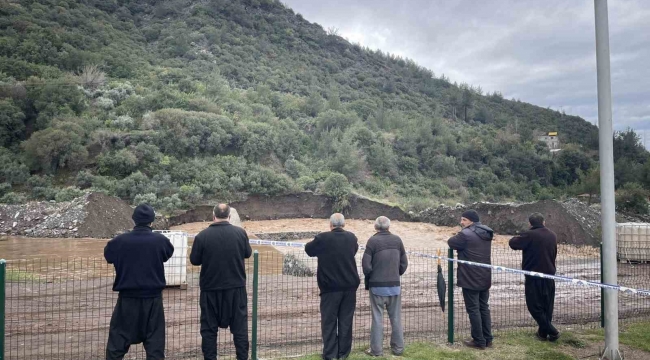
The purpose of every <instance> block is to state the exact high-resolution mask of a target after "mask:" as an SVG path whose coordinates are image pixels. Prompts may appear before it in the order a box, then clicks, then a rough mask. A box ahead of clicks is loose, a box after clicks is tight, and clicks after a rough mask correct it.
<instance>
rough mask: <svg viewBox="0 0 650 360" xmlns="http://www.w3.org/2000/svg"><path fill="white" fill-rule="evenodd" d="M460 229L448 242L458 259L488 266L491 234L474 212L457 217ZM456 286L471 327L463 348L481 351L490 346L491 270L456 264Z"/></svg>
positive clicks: (466, 212)
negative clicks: (456, 253)
mask: <svg viewBox="0 0 650 360" xmlns="http://www.w3.org/2000/svg"><path fill="white" fill-rule="evenodd" d="M460 225H461V226H462V227H463V230H461V232H459V233H458V234H456V235H455V236H453V237H452V238H450V239H449V241H448V242H447V243H448V244H449V247H450V248H452V249H454V250H457V251H458V259H460V260H466V261H472V262H477V263H482V264H490V263H491V261H490V258H491V253H492V238H493V236H494V232H493V231H492V229H490V228H489V227H487V226H485V225H483V224H481V222H480V218H479V216H478V213H477V212H476V211H474V210H467V211H465V212H464V213H463V214H462V216H461V218H460ZM457 284H458V286H459V287H461V288H462V289H463V299H464V300H465V309H466V310H467V314H468V315H469V322H470V325H471V327H472V340H470V341H464V342H463V343H464V344H465V345H466V346H469V347H472V348H476V349H481V350H485V348H486V347H492V339H493V338H492V324H491V322H492V321H491V319H490V306H489V305H488V300H489V299H490V287H491V286H492V269H490V268H484V267H480V266H476V265H466V264H458V282H457Z"/></svg>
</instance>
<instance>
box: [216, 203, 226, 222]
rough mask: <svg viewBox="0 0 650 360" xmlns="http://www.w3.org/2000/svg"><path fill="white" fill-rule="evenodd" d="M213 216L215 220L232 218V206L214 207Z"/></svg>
mask: <svg viewBox="0 0 650 360" xmlns="http://www.w3.org/2000/svg"><path fill="white" fill-rule="evenodd" d="M212 214H213V215H214V218H215V219H220V220H225V219H228V217H229V216H230V206H228V204H219V205H217V206H215V207H214V210H212Z"/></svg>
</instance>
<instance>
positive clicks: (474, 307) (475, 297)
mask: <svg viewBox="0 0 650 360" xmlns="http://www.w3.org/2000/svg"><path fill="white" fill-rule="evenodd" d="M463 299H465V309H466V310H467V314H468V315H469V323H470V325H471V326H472V339H474V341H475V342H476V343H477V344H478V345H481V346H486V345H487V343H488V342H492V339H493V338H492V319H491V318H490V305H488V301H489V300H490V290H484V291H476V290H469V289H463Z"/></svg>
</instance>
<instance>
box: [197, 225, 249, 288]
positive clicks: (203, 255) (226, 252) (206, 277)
mask: <svg viewBox="0 0 650 360" xmlns="http://www.w3.org/2000/svg"><path fill="white" fill-rule="evenodd" d="M252 253H253V249H252V248H251V244H250V242H249V241H248V234H246V230H244V229H242V228H240V227H238V226H234V225H232V224H230V223H229V222H227V221H223V222H217V223H213V224H211V225H210V226H209V227H208V228H207V229H205V230H203V231H201V232H200V233H199V234H198V235H196V238H194V244H193V245H192V252H191V253H190V262H191V263H192V265H201V279H200V281H199V284H200V286H201V291H218V290H227V289H234V288H239V287H244V286H246V264H245V263H244V259H248V258H249V257H251V254H252Z"/></svg>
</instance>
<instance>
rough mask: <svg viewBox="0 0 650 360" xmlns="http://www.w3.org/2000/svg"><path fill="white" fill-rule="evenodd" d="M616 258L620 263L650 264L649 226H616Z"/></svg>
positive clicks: (645, 224)
mask: <svg viewBox="0 0 650 360" xmlns="http://www.w3.org/2000/svg"><path fill="white" fill-rule="evenodd" d="M616 256H617V258H618V259H619V261H622V262H626V261H632V262H650V224H648V223H620V224H616Z"/></svg>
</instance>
